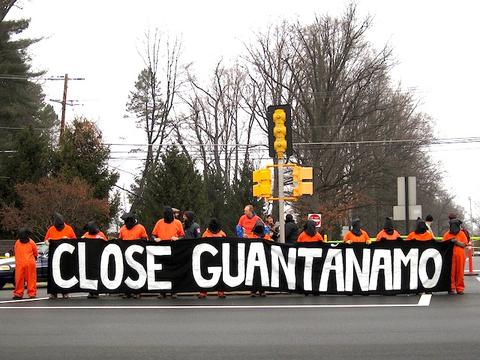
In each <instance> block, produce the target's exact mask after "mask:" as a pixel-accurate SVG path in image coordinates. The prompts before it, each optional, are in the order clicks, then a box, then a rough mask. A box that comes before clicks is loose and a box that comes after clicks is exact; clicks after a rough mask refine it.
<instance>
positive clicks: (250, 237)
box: [248, 234, 273, 241]
mask: <svg viewBox="0 0 480 360" xmlns="http://www.w3.org/2000/svg"><path fill="white" fill-rule="evenodd" d="M248 238H249V239H264V240H268V241H273V240H272V238H271V237H270V235H268V234H265V235H263V236H258V235H257V234H251V235H249V236H248Z"/></svg>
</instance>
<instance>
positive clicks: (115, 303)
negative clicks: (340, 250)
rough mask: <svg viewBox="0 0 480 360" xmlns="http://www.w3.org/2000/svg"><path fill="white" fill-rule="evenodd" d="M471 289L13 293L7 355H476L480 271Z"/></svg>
mask: <svg viewBox="0 0 480 360" xmlns="http://www.w3.org/2000/svg"><path fill="white" fill-rule="evenodd" d="M466 281H467V290H466V294H465V295H463V296H459V295H454V296H451V295H447V294H435V295H433V296H432V297H430V296H429V295H424V296H423V297H420V296H389V297H382V296H368V297H363V296H353V297H348V296H319V297H312V296H309V297H304V296H299V295H272V296H268V297H266V298H250V297H247V296H241V295H236V296H230V297H228V298H227V299H223V300H222V299H217V298H216V297H215V296H211V297H209V298H207V299H205V300H199V299H196V298H195V297H193V296H181V297H179V298H178V299H170V298H167V299H157V298H156V297H151V296H150V297H143V298H141V299H122V298H120V297H118V296H102V297H101V298H100V299H98V300H91V299H87V298H86V297H85V295H78V297H75V298H71V299H68V300H61V299H58V300H46V299H45V300H42V299H41V297H42V296H45V295H46V294H45V289H40V292H39V296H40V299H38V300H36V301H32V302H28V301H27V302H15V303H14V302H11V301H9V299H10V298H11V295H12V294H11V290H2V291H0V327H1V332H0V354H1V359H15V360H19V359H47V358H48V359H91V358H97V359H184V358H194V359H224V358H228V359H249V358H250V359H307V358H308V359H310V358H316V359H317V358H325V359H354V358H355V359H367V358H368V359H478V358H479V357H480V279H478V278H477V277H466Z"/></svg>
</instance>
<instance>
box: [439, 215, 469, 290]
mask: <svg viewBox="0 0 480 360" xmlns="http://www.w3.org/2000/svg"><path fill="white" fill-rule="evenodd" d="M448 224H449V225H450V229H449V230H448V231H447V232H446V233H445V234H443V240H444V241H451V242H453V243H454V245H455V246H454V247H453V254H452V272H451V281H450V291H449V292H448V293H449V294H451V295H453V294H455V291H456V292H457V294H458V295H463V292H464V291H465V282H464V279H463V277H464V272H465V246H467V245H468V239H467V236H466V235H465V233H464V232H463V231H462V222H461V221H460V220H459V219H451V220H450V221H449V222H448Z"/></svg>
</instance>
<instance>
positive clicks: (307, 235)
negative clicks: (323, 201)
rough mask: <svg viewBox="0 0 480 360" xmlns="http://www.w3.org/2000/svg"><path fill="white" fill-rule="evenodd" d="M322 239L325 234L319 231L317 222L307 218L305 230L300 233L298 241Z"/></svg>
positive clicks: (318, 240) (320, 240)
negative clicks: (316, 225)
mask: <svg viewBox="0 0 480 360" xmlns="http://www.w3.org/2000/svg"><path fill="white" fill-rule="evenodd" d="M322 241H323V236H322V234H320V233H319V232H318V231H317V229H316V227H315V222H314V221H312V220H307V222H306V223H305V225H304V226H303V231H302V232H301V233H300V235H298V239H297V243H303V242H322Z"/></svg>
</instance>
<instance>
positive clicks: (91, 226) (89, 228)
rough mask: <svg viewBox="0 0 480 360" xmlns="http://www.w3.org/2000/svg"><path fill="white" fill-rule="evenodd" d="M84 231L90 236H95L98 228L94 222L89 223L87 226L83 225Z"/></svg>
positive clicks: (98, 230)
mask: <svg viewBox="0 0 480 360" xmlns="http://www.w3.org/2000/svg"><path fill="white" fill-rule="evenodd" d="M85 230H86V231H87V232H88V233H89V234H90V235H97V234H98V233H99V232H100V229H99V228H98V226H97V224H96V223H95V221H89V222H88V223H87V225H85Z"/></svg>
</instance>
